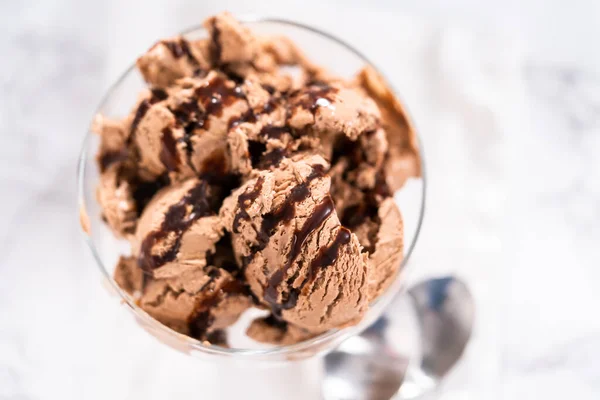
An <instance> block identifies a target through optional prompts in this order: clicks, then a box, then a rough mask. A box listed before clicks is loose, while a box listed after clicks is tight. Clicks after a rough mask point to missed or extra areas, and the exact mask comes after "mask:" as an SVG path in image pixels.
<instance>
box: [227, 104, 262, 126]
mask: <svg viewBox="0 0 600 400" xmlns="http://www.w3.org/2000/svg"><path fill="white" fill-rule="evenodd" d="M244 122H256V115H255V114H254V112H253V111H252V109H251V108H248V110H246V112H244V113H243V114H242V115H240V116H239V117H231V118H230V119H229V123H228V124H227V128H228V129H232V128H235V127H236V126H238V125H240V124H243V123H244Z"/></svg>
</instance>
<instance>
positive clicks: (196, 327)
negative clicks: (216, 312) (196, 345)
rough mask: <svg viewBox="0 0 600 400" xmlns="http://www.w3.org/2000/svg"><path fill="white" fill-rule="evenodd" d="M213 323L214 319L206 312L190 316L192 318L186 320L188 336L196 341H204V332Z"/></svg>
mask: <svg viewBox="0 0 600 400" xmlns="http://www.w3.org/2000/svg"><path fill="white" fill-rule="evenodd" d="M214 321H215V317H214V316H213V315H212V314H211V313H210V312H209V311H208V310H205V311H201V312H198V313H195V314H192V317H191V318H190V319H189V320H188V329H189V331H190V336H191V337H193V338H195V339H198V340H205V339H206V331H207V330H208V328H210V327H211V325H212V324H213V322H214Z"/></svg>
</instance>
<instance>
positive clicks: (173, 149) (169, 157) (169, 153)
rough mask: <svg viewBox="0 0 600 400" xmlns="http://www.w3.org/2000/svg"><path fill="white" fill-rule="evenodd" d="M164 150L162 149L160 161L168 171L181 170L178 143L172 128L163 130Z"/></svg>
mask: <svg viewBox="0 0 600 400" xmlns="http://www.w3.org/2000/svg"><path fill="white" fill-rule="evenodd" d="M162 144H163V145H162V148H161V149H160V154H159V157H160V161H161V162H162V163H163V165H164V166H165V168H166V169H167V170H168V171H177V170H178V169H179V153H178V152H177V141H176V140H175V137H173V131H172V130H171V128H170V127H166V128H164V129H163V130H162Z"/></svg>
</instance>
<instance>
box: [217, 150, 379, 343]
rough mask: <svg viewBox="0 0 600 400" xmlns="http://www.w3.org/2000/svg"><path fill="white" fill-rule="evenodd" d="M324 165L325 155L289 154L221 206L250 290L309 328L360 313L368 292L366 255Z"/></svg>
mask: <svg viewBox="0 0 600 400" xmlns="http://www.w3.org/2000/svg"><path fill="white" fill-rule="evenodd" d="M327 168H328V165H327V163H326V162H325V160H323V159H322V158H321V157H320V156H303V155H299V156H296V157H292V158H291V159H284V160H283V161H282V162H281V164H280V166H279V168H277V169H274V170H272V171H270V172H268V173H264V174H262V175H261V176H259V177H258V178H256V179H254V180H252V181H249V182H248V183H246V184H245V185H243V186H242V187H241V188H240V189H238V190H237V191H236V192H235V193H234V194H232V196H231V197H230V198H228V199H227V200H226V201H225V204H224V206H223V208H222V210H221V215H222V217H223V219H224V220H225V221H226V223H228V224H230V225H228V228H229V229H231V231H232V240H233V246H234V250H236V251H237V252H238V254H241V255H242V257H241V262H242V268H244V273H245V276H246V279H247V280H248V283H249V284H250V287H251V289H252V291H253V293H254V294H255V295H256V296H257V297H258V298H259V299H260V300H261V302H263V303H264V304H266V305H268V306H269V307H271V309H272V310H273V311H274V313H275V315H278V316H281V318H283V319H284V320H285V321H288V322H291V323H293V324H295V325H296V326H298V327H301V328H304V329H307V330H309V331H311V332H320V331H324V330H327V329H330V328H332V327H334V326H340V325H343V324H346V323H349V322H351V321H352V320H354V319H357V318H359V317H360V316H361V315H362V313H363V312H364V311H365V309H366V304H367V297H368V296H367V274H368V263H367V255H366V254H362V253H361V246H360V244H359V242H358V239H357V238H356V236H355V235H353V234H352V233H351V232H350V231H349V230H348V229H346V228H344V227H342V226H341V223H340V220H339V218H338V217H337V213H336V211H335V206H334V203H333V200H332V198H331V196H330V190H329V187H330V178H329V177H328V176H327V175H326V170H327ZM257 205H259V207H256V206H257Z"/></svg>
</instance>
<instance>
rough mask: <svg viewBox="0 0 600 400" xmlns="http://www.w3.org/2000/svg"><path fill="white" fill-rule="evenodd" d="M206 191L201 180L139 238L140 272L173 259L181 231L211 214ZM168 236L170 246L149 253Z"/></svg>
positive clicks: (179, 244)
mask: <svg viewBox="0 0 600 400" xmlns="http://www.w3.org/2000/svg"><path fill="white" fill-rule="evenodd" d="M208 191H209V187H208V184H207V183H206V182H205V181H201V182H199V183H198V184H196V185H195V186H194V187H193V188H191V189H190V190H189V191H188V193H187V194H186V195H185V196H184V197H183V198H182V199H181V200H180V201H179V202H177V203H175V204H173V205H172V206H171V207H169V209H168V210H167V212H166V213H165V219H164V221H163V222H162V224H161V226H160V228H159V229H158V230H155V231H152V232H150V233H149V234H148V235H147V236H146V238H145V239H144V240H143V241H142V244H141V247H140V254H139V256H138V266H139V267H140V268H141V269H142V270H143V271H145V272H147V273H150V272H152V271H153V270H154V269H156V268H158V267H160V266H162V265H164V264H165V263H167V262H170V261H173V260H174V259H175V257H176V256H177V253H178V252H179V247H180V246H181V237H182V233H183V232H184V231H185V230H187V229H188V228H189V227H190V226H191V225H192V223H194V222H195V221H196V220H198V219H199V218H201V217H205V216H207V215H211V214H213V213H214V210H213V207H211V204H210V202H209V193H208ZM189 207H191V211H190V212H188V208H189ZM171 235H173V236H174V237H175V241H174V243H173V245H172V246H171V247H170V248H169V249H167V250H166V251H165V252H164V253H163V254H160V255H157V254H152V249H153V247H154V245H155V244H156V243H158V242H159V241H160V240H164V239H166V238H167V237H169V236H171Z"/></svg>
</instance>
